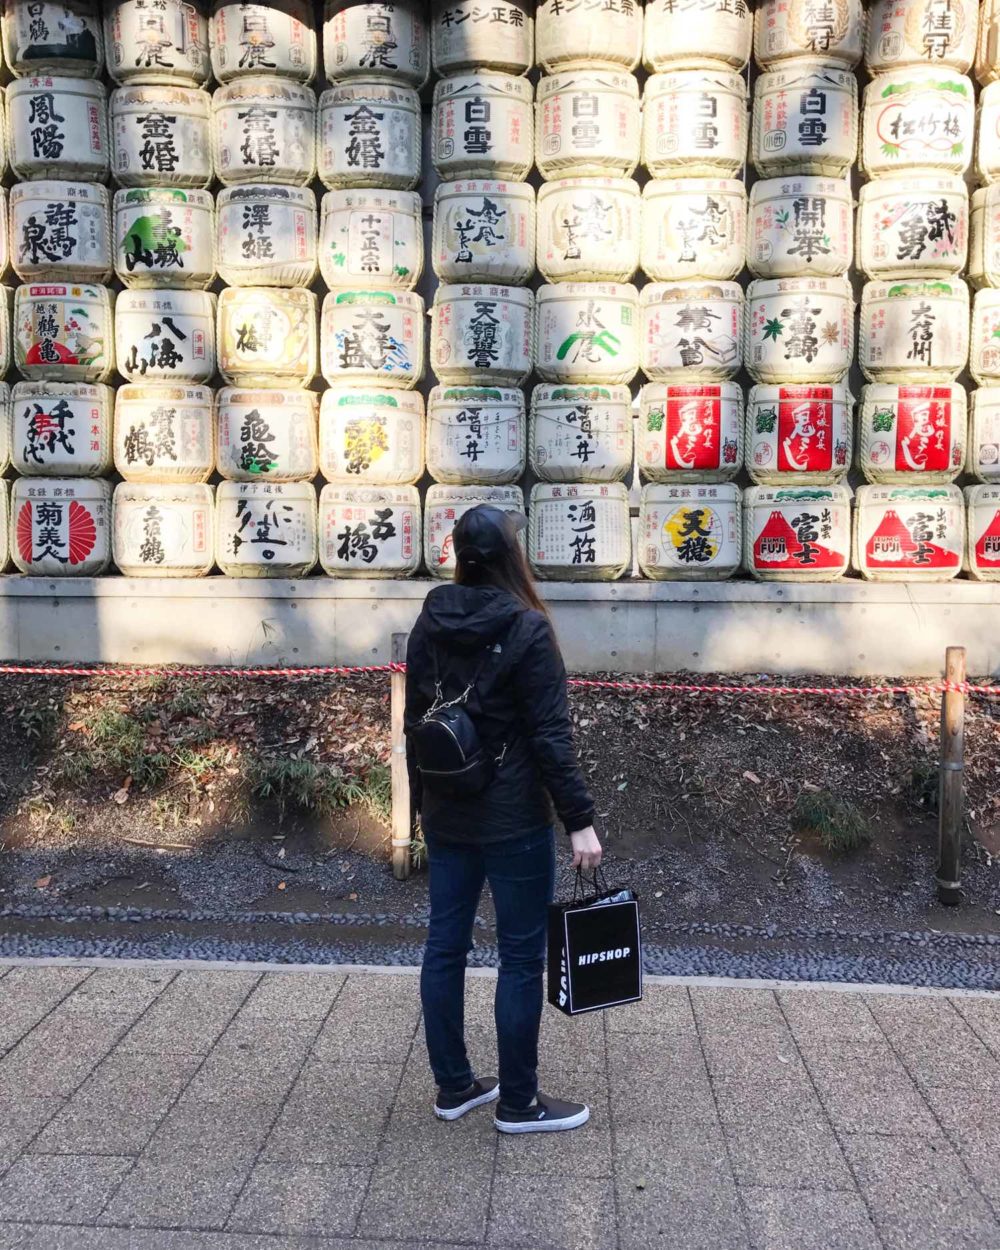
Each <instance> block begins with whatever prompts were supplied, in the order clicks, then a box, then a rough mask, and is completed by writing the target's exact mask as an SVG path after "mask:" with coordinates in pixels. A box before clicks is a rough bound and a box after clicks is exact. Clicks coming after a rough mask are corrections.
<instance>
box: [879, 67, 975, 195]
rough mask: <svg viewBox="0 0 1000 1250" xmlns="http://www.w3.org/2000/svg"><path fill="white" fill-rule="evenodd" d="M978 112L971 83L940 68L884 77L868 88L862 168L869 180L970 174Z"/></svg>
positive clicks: (903, 71)
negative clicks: (930, 173)
mask: <svg viewBox="0 0 1000 1250" xmlns="http://www.w3.org/2000/svg"><path fill="white" fill-rule="evenodd" d="M975 124H976V108H975V102H974V99H973V87H972V82H971V80H970V79H968V78H965V77H964V76H963V75H962V74H959V73H956V71H955V70H953V69H948V68H947V67H945V66H941V67H938V66H936V65H908V66H906V67H905V68H903V69H895V70H891V71H890V72H889V73H886V74H878V75H876V77H874V78H873V79H872V80H871V82H870V83H869V84H868V86H867V87H865V98H864V112H863V118H862V137H861V168H862V170H863V172H864V173H866V174H867V175H868V177H869V178H877V177H879V176H880V175H881V174H894V173H899V172H901V173H903V174H906V175H909V173H910V171H911V170H914V169H917V170H938V171H941V172H944V173H950V174H964V173H965V171H966V170H967V169H968V168H969V164H970V162H971V160H972V139H973V133H974V130H975Z"/></svg>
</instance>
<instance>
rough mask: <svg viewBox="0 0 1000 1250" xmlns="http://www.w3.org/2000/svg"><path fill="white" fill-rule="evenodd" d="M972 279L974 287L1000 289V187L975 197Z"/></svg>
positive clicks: (985, 189) (986, 189) (971, 234)
mask: <svg viewBox="0 0 1000 1250" xmlns="http://www.w3.org/2000/svg"><path fill="white" fill-rule="evenodd" d="M970 223H971V224H970V230H969V272H968V279H969V281H970V282H971V283H972V285H973V286H977V287H979V286H1000V183H991V184H990V185H989V186H988V187H980V188H979V190H978V191H973V193H972V213H971V217H970Z"/></svg>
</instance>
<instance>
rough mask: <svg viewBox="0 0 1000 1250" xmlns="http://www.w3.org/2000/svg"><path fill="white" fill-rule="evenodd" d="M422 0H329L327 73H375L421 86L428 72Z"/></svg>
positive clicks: (325, 34) (325, 42)
mask: <svg viewBox="0 0 1000 1250" xmlns="http://www.w3.org/2000/svg"><path fill="white" fill-rule="evenodd" d="M430 60H431V58H430V39H429V37H428V32H427V15H426V12H425V6H424V4H423V3H422V0H390V2H389V3H375V0H368V2H367V3H365V2H364V0H363V2H362V3H360V4H358V3H356V0H326V11H325V14H324V21H323V67H324V69H325V70H326V76H327V78H330V79H334V78H337V79H339V78H356V77H359V76H360V77H377V78H390V79H396V80H398V81H400V82H408V83H410V85H411V86H414V87H422V86H423V85H424V83H425V82H426V81H427V76H428V74H429V72H430Z"/></svg>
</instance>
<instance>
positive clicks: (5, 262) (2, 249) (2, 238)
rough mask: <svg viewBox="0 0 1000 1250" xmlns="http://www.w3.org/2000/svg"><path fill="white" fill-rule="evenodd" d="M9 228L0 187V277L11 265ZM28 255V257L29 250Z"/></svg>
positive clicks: (0, 125)
mask: <svg viewBox="0 0 1000 1250" xmlns="http://www.w3.org/2000/svg"><path fill="white" fill-rule="evenodd" d="M2 128H3V124H2V122H0V130H2ZM0 146H2V139H0ZM22 185H23V184H22ZM47 226H48V223H46V227H47ZM9 228H10V222H9V220H8V212H7V192H6V190H5V189H4V188H3V187H0V275H3V274H5V273H6V272H7V268H8V266H9V265H10V263H11V247H10V229H9ZM28 254H29V255H30V249H29V253H28Z"/></svg>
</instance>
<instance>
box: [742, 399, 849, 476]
mask: <svg viewBox="0 0 1000 1250" xmlns="http://www.w3.org/2000/svg"><path fill="white" fill-rule="evenodd" d="M853 433H854V398H853V396H852V395H851V393H850V391H848V389H847V387H846V385H844V384H843V383H837V384H834V385H829V386H788V385H786V386H751V388H750V393H749V394H748V395H747V420H746V463H747V470H748V472H749V473H750V477H751V478H752V480H753V481H754V482H756V483H757V484H758V485H761V486H780V485H782V483H785V482H787V483H789V484H790V485H801V486H826V485H827V484H828V483H830V482H839V481H841V480H842V479H843V478H844V476H845V475H846V473H847V470H848V469H849V468H850V465H851V446H852V443H853Z"/></svg>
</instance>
